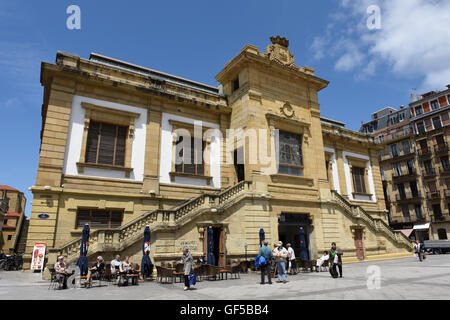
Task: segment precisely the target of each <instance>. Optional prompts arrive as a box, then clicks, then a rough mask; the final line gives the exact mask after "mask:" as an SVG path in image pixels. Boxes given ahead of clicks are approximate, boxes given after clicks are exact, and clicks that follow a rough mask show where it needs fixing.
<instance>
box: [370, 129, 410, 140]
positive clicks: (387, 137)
mask: <svg viewBox="0 0 450 320" xmlns="http://www.w3.org/2000/svg"><path fill="white" fill-rule="evenodd" d="M411 134H412V130H411V129H410V128H409V127H406V128H404V129H403V130H402V131H397V132H393V133H389V134H386V135H384V136H378V137H375V139H374V141H375V143H376V144H380V143H386V142H389V141H392V140H396V139H400V138H403V137H406V136H409V135H411Z"/></svg>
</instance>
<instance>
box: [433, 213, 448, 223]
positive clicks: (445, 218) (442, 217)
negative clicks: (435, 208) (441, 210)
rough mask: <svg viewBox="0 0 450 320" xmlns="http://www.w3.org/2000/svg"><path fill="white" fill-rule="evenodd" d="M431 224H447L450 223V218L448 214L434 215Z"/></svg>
mask: <svg viewBox="0 0 450 320" xmlns="http://www.w3.org/2000/svg"><path fill="white" fill-rule="evenodd" d="M430 217H431V222H446V221H450V216H449V215H448V214H432V215H431V216H430Z"/></svg>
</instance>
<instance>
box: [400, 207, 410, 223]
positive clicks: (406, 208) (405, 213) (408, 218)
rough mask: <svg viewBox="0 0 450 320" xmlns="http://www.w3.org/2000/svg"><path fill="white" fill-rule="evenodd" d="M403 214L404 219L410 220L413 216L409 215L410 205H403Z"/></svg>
mask: <svg viewBox="0 0 450 320" xmlns="http://www.w3.org/2000/svg"><path fill="white" fill-rule="evenodd" d="M402 214H403V219H404V220H405V221H410V219H411V216H410V215H409V208H408V206H406V205H405V206H402Z"/></svg>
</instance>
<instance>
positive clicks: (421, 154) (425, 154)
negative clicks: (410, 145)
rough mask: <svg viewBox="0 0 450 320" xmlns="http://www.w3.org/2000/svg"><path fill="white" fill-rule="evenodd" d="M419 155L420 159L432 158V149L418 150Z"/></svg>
mask: <svg viewBox="0 0 450 320" xmlns="http://www.w3.org/2000/svg"><path fill="white" fill-rule="evenodd" d="M417 153H418V154H419V157H422V158H426V157H430V156H431V149H430V148H426V149H425V148H424V149H418V150H417Z"/></svg>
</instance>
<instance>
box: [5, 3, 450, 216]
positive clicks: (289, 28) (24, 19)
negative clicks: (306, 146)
mask: <svg viewBox="0 0 450 320" xmlns="http://www.w3.org/2000/svg"><path fill="white" fill-rule="evenodd" d="M71 4H75V5H78V6H79V7H80V9H81V30H69V29H67V27H66V19H67V17H68V16H69V15H68V14H67V13H66V9H67V7H68V6H69V5H71ZM374 4H375V5H378V6H379V8H380V10H381V29H379V30H369V29H368V28H367V26H366V20H367V19H368V18H369V16H370V14H368V13H367V8H368V6H370V5H374ZM449 25H450V1H444V0H442V1H441V0H391V1H382V0H370V1H369V0H353V1H350V0H323V1H298V0H277V1H267V0H241V1H234V0H228V1H220V2H219V1H211V0H209V1H206V0H198V1H197V0H193V1H131V0H129V1H113V0H110V1H85V0H72V1H64V0H59V1H20V0H16V1H2V3H1V4H0V84H1V86H0V119H1V126H0V136H1V137H2V139H1V141H2V143H1V146H2V148H1V151H0V152H1V153H0V184H7V185H11V186H13V187H15V188H17V189H20V190H23V191H24V192H25V193H26V196H27V198H28V204H27V213H28V214H29V211H30V208H31V203H30V202H31V200H32V195H31V193H30V192H29V191H28V187H30V186H32V185H33V184H34V183H35V179H36V170H37V164H38V157H39V143H40V139H39V132H40V129H41V115H40V112H41V105H42V94H43V90H42V87H41V86H40V82H39V75H40V63H41V61H46V62H52V63H54V61H55V56H56V52H57V50H62V51H67V52H71V53H75V54H78V55H80V56H81V57H83V58H88V57H89V53H90V52H97V53H100V54H103V55H107V56H110V57H114V58H118V59H122V60H125V61H129V62H132V63H135V64H139V65H142V66H146V67H149V68H152V69H156V70H160V71H164V72H168V73H172V74H175V75H179V76H182V77H186V78H189V79H193V80H196V81H200V82H204V83H207V84H210V85H217V83H216V81H215V79H214V77H215V75H216V74H217V73H218V72H219V71H220V70H221V68H222V67H223V66H224V65H225V63H226V62H227V61H229V60H230V59H231V58H233V57H234V56H235V55H236V54H237V53H238V52H239V51H240V49H241V48H242V47H243V46H244V45H245V44H247V43H250V44H253V45H256V46H257V47H259V49H260V50H261V51H264V50H265V47H266V46H267V45H268V44H269V43H270V41H269V37H270V36H272V35H278V34H279V35H282V36H285V37H286V38H288V39H289V41H290V46H289V48H290V50H291V52H292V53H293V54H294V55H295V61H296V64H297V65H299V66H310V67H313V68H314V69H315V70H316V75H317V76H319V77H322V78H324V79H326V80H328V81H330V85H329V87H328V88H327V89H325V90H323V91H322V92H321V93H320V96H319V102H320V104H321V110H322V116H324V117H329V118H333V119H336V120H340V121H344V122H346V123H347V127H348V128H350V129H354V130H358V129H359V126H360V123H361V120H365V121H367V120H368V119H369V118H370V114H371V113H372V112H374V111H376V110H378V109H380V108H382V107H385V106H392V107H398V106H400V105H402V104H404V105H407V104H408V103H409V102H410V94H411V93H412V92H413V91H412V89H413V88H417V90H418V91H417V93H423V92H425V91H426V90H432V89H443V88H444V87H445V85H447V84H449V83H450V62H449V61H450V59H449V57H450V51H449V50H450V49H449V48H450V45H449V43H450V33H449V31H448V30H447V29H449V30H450V28H448V26H449Z"/></svg>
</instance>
